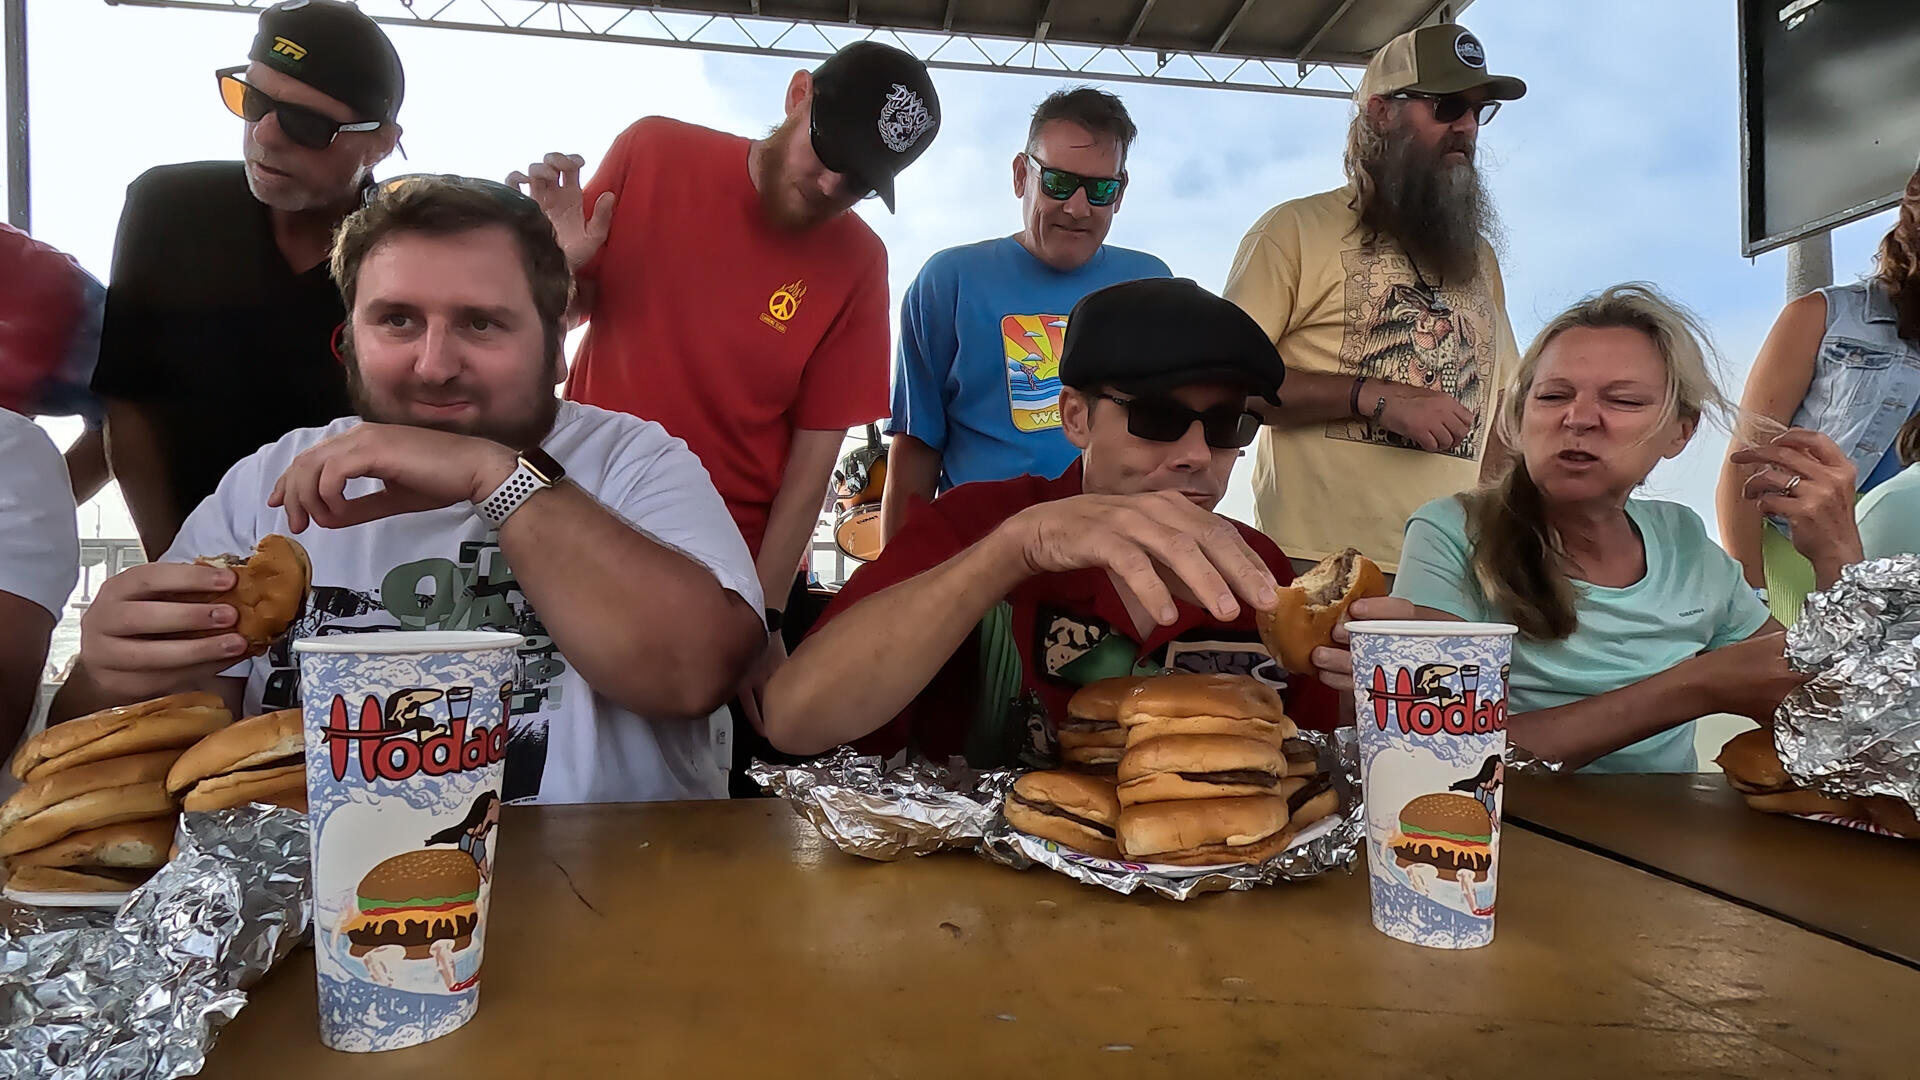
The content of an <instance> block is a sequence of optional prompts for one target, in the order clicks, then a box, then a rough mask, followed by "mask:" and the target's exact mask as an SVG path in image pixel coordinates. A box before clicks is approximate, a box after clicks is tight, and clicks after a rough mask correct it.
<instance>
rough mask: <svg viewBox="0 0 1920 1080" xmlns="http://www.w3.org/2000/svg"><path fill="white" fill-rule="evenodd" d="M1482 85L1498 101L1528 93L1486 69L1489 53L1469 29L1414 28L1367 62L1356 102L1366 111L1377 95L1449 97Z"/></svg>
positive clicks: (1509, 78)
mask: <svg viewBox="0 0 1920 1080" xmlns="http://www.w3.org/2000/svg"><path fill="white" fill-rule="evenodd" d="M1482 86H1484V87H1486V89H1487V97H1489V98H1491V99H1492V100H1495V101H1513V100H1515V99H1517V98H1520V97H1522V96H1524V95H1525V94H1526V92H1527V84H1526V83H1524V82H1521V81H1520V80H1519V79H1516V78H1514V77H1513V76H1511V75H1494V74H1492V73H1490V72H1488V71H1487V50H1486V48H1485V47H1484V46H1482V45H1481V44H1480V39H1479V38H1477V37H1474V36H1473V33H1472V32H1471V31H1469V30H1468V29H1467V28H1466V27H1464V26H1461V25H1460V24H1459V23H1440V24H1438V25H1436V26H1422V27H1420V28H1419V29H1417V30H1409V31H1407V32H1406V33H1404V34H1401V35H1400V36H1399V37H1396V38H1394V39H1393V40H1392V41H1389V42H1387V43H1386V44H1385V45H1382V46H1380V48H1379V50H1378V51H1377V52H1375V53H1374V54H1373V58H1372V59H1371V60H1369V61H1368V62H1367V70H1366V73H1365V74H1363V75H1362V76H1361V77H1360V86H1359V89H1358V90H1357V91H1356V92H1355V94H1354V98H1355V100H1357V101H1359V102H1360V104H1361V106H1362V107H1364V106H1365V105H1366V103H1367V99H1368V98H1371V97H1374V96H1375V95H1381V96H1384V95H1387V94H1397V93H1400V92H1401V91H1406V90H1411V91H1413V92H1415V93H1419V94H1432V95H1434V96H1436V97H1444V96H1445V95H1447V94H1458V93H1460V92H1462V91H1465V90H1472V89H1474V88H1475V87H1482Z"/></svg>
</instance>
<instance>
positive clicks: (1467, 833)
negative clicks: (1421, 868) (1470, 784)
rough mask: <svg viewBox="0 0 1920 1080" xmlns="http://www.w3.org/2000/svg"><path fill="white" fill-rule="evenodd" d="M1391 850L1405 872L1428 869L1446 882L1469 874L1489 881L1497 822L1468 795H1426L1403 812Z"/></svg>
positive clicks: (1403, 808) (1478, 801)
mask: <svg viewBox="0 0 1920 1080" xmlns="http://www.w3.org/2000/svg"><path fill="white" fill-rule="evenodd" d="M1387 846H1388V847H1390V848H1392V849H1393V861H1394V862H1396V863H1399V864H1400V865H1401V866H1402V867H1406V866H1411V865H1413V864H1414V863H1425V864H1427V865H1428V866H1432V867H1434V868H1436V869H1438V870H1439V871H1440V873H1441V874H1442V875H1443V876H1445V877H1454V876H1456V875H1458V874H1459V873H1460V872H1461V871H1463V870H1464V871H1466V872H1468V873H1470V874H1472V875H1473V878H1474V880H1475V881H1485V880H1487V872H1488V870H1489V869H1491V868H1492V866H1493V818H1492V816H1491V815H1489V814H1488V813H1487V808H1486V807H1485V806H1483V805H1481V803H1480V800H1479V799H1475V798H1472V797H1470V796H1467V795H1454V794H1452V793H1449V792H1443V793H1440V794H1435V795H1422V796H1420V797H1419V798H1417V799H1415V800H1413V801H1412V802H1410V803H1408V804H1407V805H1405V806H1403V807H1401V808H1400V826H1399V828H1397V829H1395V830H1394V832H1393V836H1392V837H1391V838H1389V839H1388V841H1387Z"/></svg>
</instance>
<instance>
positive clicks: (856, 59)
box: [813, 41, 940, 211]
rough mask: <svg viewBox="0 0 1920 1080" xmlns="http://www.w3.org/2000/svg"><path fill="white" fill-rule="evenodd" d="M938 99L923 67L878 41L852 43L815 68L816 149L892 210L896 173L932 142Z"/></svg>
mask: <svg viewBox="0 0 1920 1080" xmlns="http://www.w3.org/2000/svg"><path fill="white" fill-rule="evenodd" d="M939 131H940V98H939V97H938V96H937V95H936V94H934V92H933V79H932V78H931V77H930V76H928V74H927V65H925V64H923V63H921V62H920V61H919V60H917V59H915V58H914V57H913V56H912V55H911V54H909V53H905V52H902V51H901V50H899V49H896V48H894V47H893V46H891V45H882V44H881V43H880V42H878V41H856V42H854V43H853V44H852V45H849V46H847V47H846V48H844V49H841V50H840V51H839V52H837V53H834V54H833V55H832V56H829V57H827V59H826V62H825V63H822V64H821V65H820V66H819V67H817V68H815V69H814V70H813V153H814V156H815V157H818V158H819V159H820V164H822V165H825V166H826V167H827V168H829V169H832V170H833V171H834V172H837V173H844V174H846V175H847V176H850V177H852V178H853V179H854V180H855V181H856V182H858V183H860V184H863V185H865V186H867V187H870V188H872V189H873V190H874V191H875V192H877V193H878V194H879V196H880V199H881V201H883V202H885V203H886V204H887V209H888V210H889V211H891V210H892V209H893V178H894V177H896V176H898V175H900V171H901V170H902V169H905V168H906V167H907V166H909V165H911V164H913V162H914V159H916V158H918V157H919V156H920V155H921V154H922V153H925V152H926V149H927V147H929V146H931V145H933V137H934V136H935V135H936V134H938V133H939Z"/></svg>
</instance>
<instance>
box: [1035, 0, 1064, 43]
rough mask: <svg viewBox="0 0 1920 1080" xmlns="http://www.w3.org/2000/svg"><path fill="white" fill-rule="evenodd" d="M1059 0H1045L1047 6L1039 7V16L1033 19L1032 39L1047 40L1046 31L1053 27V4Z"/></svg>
mask: <svg viewBox="0 0 1920 1080" xmlns="http://www.w3.org/2000/svg"><path fill="white" fill-rule="evenodd" d="M1056 3H1059V0H1047V6H1046V7H1043V8H1041V9H1040V17H1039V18H1038V19H1035V20H1034V21H1033V40H1035V41H1045V40H1047V31H1048V30H1051V29H1053V5H1054V4H1056Z"/></svg>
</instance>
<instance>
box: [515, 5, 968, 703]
mask: <svg viewBox="0 0 1920 1080" xmlns="http://www.w3.org/2000/svg"><path fill="white" fill-rule="evenodd" d="M785 108H786V115H785V118H784V119H783V120H782V122H781V124H780V126H779V127H778V128H777V129H775V130H774V131H773V133H772V134H770V135H768V136H767V137H766V138H764V139H760V140H748V139H745V138H742V137H740V136H737V135H728V134H724V133H722V132H718V131H712V130H709V129H707V128H702V127H696V126H693V125H691V124H684V123H680V122H678V121H674V120H669V119H666V118H664V117H647V118H645V119H642V120H640V121H639V122H637V123H635V124H634V125H632V126H631V127H629V128H627V130H625V131H624V132H622V133H621V134H620V136H619V137H618V138H617V139H615V140H614V143H613V146H612V147H611V148H610V149H609V150H608V151H607V155H606V157H605V159H604V160H603V161H602V162H601V163H600V167H599V169H598V171H597V172H596V173H595V174H594V176H593V179H592V181H591V182H589V183H588V184H587V185H586V188H585V192H584V197H583V192H582V189H581V185H580V182H579V173H580V168H581V165H582V161H581V159H580V158H578V157H574V156H571V155H564V154H549V155H548V156H547V157H546V159H545V160H544V161H542V162H540V163H538V164H535V165H533V166H530V167H529V168H528V170H527V173H526V174H520V173H515V174H514V175H513V176H511V177H509V178H508V179H509V181H510V182H513V183H524V184H527V185H528V187H529V188H530V190H531V192H532V194H533V196H534V197H535V198H536V199H538V200H539V201H540V203H541V205H542V206H543V207H545V208H546V210H547V213H548V216H549V217H550V218H551V219H552V221H553V223H554V229H555V231H556V233H558V235H559V238H560V242H561V246H562V247H564V248H565V249H566V252H567V257H568V261H569V262H570V263H571V264H572V265H573V267H574V268H575V271H576V273H577V275H578V278H579V290H580V295H579V297H578V299H577V301H576V304H577V308H578V311H579V313H580V314H582V315H584V316H585V317H586V318H587V319H588V320H589V324H588V330H587V336H586V340H585V341H584V342H583V343H582V344H581V346H580V350H579V352H578V354H577V355H576V356H575V357H574V361H573V367H572V372H571V374H570V375H569V377H568V379H567V386H566V395H567V397H569V398H571V399H573V400H576V401H582V402H585V403H587V404H590V405H597V406H600V407H602V408H606V409H614V410H618V411H622V412H628V413H633V414H635V415H638V416H640V417H643V418H645V419H648V420H653V421H657V422H658V423H660V424H661V425H662V426H664V427H665V428H666V429H667V430H668V431H669V432H671V433H672V434H674V435H677V436H679V437H680V438H681V439H684V440H685V441H686V443H687V445H688V446H689V447H691V448H692V450H693V452H694V453H695V454H697V455H698V456H699V458H700V460H701V462H702V463H703V464H704V465H705V466H706V469H707V473H708V474H709V475H710V476H711V477H712V478H713V483H714V486H715V487H716V488H718V489H719V491H720V495H721V497H722V498H724V499H725V500H726V503H727V508H728V510H730V511H731V512H732V514H733V519H734V521H735V522H736V523H738V524H739V526H740V532H741V534H742V535H743V536H744V537H745V538H746V541H747V547H748V549H749V550H750V551H752V553H753V556H754V561H755V565H756V569H757V570H758V571H759V576H760V582H761V587H762V589H763V590H764V591H765V594H766V597H767V603H768V604H769V605H771V607H770V609H769V622H770V623H772V624H773V625H775V626H777V625H778V621H779V620H778V614H779V610H780V608H781V606H782V604H783V598H785V597H787V596H788V595H789V592H790V590H791V589H792V588H793V586H794V580H795V571H796V568H797V567H799V566H800V564H801V559H802V556H803V554H804V552H805V551H806V549H807V546H808V542H809V541H810V540H811V538H812V534H813V528H814V524H815V522H816V521H817V520H818V517H819V513H820V505H821V501H822V499H823V498H824V496H825V495H826V490H827V482H828V478H829V476H830V474H831V472H832V470H833V463H834V460H835V458H837V457H838V456H839V453H840V446H841V443H842V441H843V439H844V438H845V435H846V430H847V429H848V428H849V427H853V426H856V425H860V424H866V423H869V422H871V421H874V420H877V419H879V418H880V417H883V416H885V415H886V414H887V400H888V399H887V392H888V391H887V377H888V364H889V352H890V349H889V328H888V300H887V264H886V249H885V248H884V247H883V246H882V245H881V243H880V239H879V237H877V236H875V235H874V234H873V231H872V230H871V229H869V228H868V227H867V225H866V224H865V223H864V222H862V221H861V220H860V218H859V217H858V216H857V215H855V214H853V213H851V212H850V211H851V210H852V208H853V206H854V204H855V203H858V202H859V201H861V200H862V199H864V198H866V197H867V196H869V195H877V196H878V197H879V198H880V199H881V200H882V201H884V202H885V203H886V205H887V209H888V210H892V209H893V190H894V177H895V176H896V175H898V174H899V172H900V171H901V170H902V169H904V168H906V167H907V166H908V165H909V164H911V163H912V162H913V161H914V160H915V159H916V158H918V157H919V156H920V154H921V153H923V152H924V151H925V150H926V148H927V146H928V145H929V144H931V143H932V142H933V138H934V135H935V133H936V132H937V130H938V128H939V123H940V103H939V99H938V98H937V97H936V96H935V94H934V89H933V83H932V80H931V79H930V78H929V77H928V75H927V69H926V65H924V64H922V63H921V62H920V61H919V60H916V59H915V58H913V57H912V56H911V55H909V54H907V53H905V52H902V51H900V50H898V49H895V48H891V47H889V46H886V45H882V44H880V43H879V42H873V41H866V42H859V43H856V44H853V45H849V46H848V47H846V48H845V49H842V50H840V51H839V52H837V53H835V54H834V55H833V56H832V57H829V58H828V59H827V60H826V61H825V62H823V63H822V64H821V65H820V66H819V67H818V68H817V69H815V70H814V71H812V72H807V71H798V72H795V73H794V75H793V78H792V80H791V81H790V82H789V83H788V85H787V93H786V101H785ZM777 642H778V635H774V637H773V643H771V644H770V646H769V665H771V664H772V663H776V662H777V661H778V659H779V658H780V657H781V655H782V654H781V652H780V651H779V647H778V644H777Z"/></svg>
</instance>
